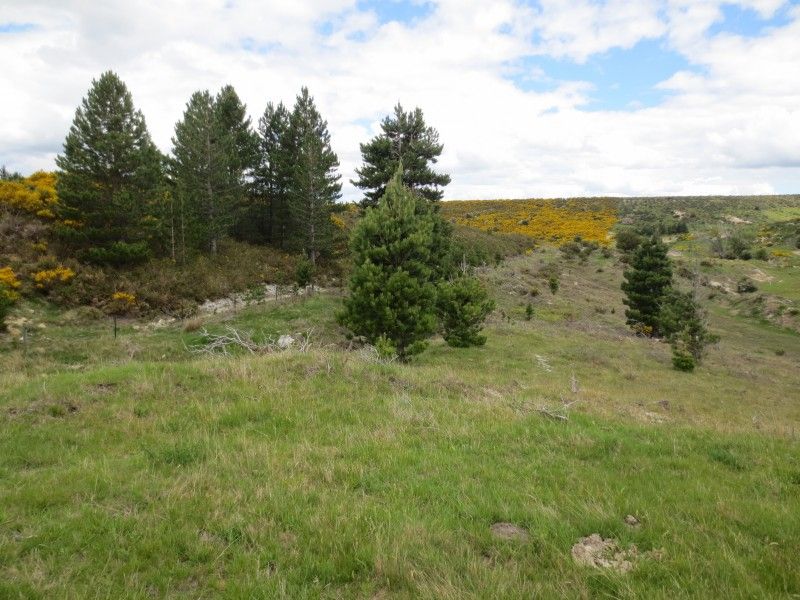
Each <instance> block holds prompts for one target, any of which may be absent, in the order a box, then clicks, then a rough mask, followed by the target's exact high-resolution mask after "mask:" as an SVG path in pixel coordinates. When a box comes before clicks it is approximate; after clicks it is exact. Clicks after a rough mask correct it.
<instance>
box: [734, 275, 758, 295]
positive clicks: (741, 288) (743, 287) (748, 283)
mask: <svg viewBox="0 0 800 600" xmlns="http://www.w3.org/2000/svg"><path fill="white" fill-rule="evenodd" d="M736 291H737V292H739V293H740V294H750V293H752V292H755V291H758V288H757V287H756V284H755V283H753V282H752V280H750V279H748V278H747V277H742V278H741V279H740V280H739V282H738V283H737V284H736Z"/></svg>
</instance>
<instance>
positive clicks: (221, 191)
mask: <svg viewBox="0 0 800 600" xmlns="http://www.w3.org/2000/svg"><path fill="white" fill-rule="evenodd" d="M172 143H173V160H172V164H171V167H172V168H171V170H172V176H173V179H174V181H175V185H176V193H177V195H178V206H179V211H178V213H179V224H178V225H177V226H176V229H178V230H179V231H180V236H179V237H180V239H181V241H182V245H183V246H184V247H185V246H186V245H188V246H189V247H190V248H195V249H202V250H208V251H210V252H211V253H212V254H216V252H217V249H218V246H219V242H220V240H221V239H223V238H224V237H225V236H227V235H228V234H229V233H230V232H231V228H232V227H233V225H234V223H235V222H236V219H237V215H238V213H239V211H240V210H241V209H242V208H243V207H242V205H243V203H244V199H245V194H246V190H247V185H248V183H247V177H248V173H249V172H250V170H251V168H252V166H253V163H254V161H255V158H256V152H255V138H254V137H253V134H252V132H251V130H250V119H249V118H247V117H246V112H245V107H244V105H243V104H242V103H241V102H240V101H239V98H238V96H237V95H236V92H235V91H234V90H233V88H232V87H230V86H226V87H224V88H223V89H222V90H221V91H220V93H219V94H218V95H217V97H216V98H213V97H212V96H211V94H210V93H209V92H208V91H202V92H195V93H194V94H192V97H191V98H190V99H189V102H188V103H187V105H186V110H185V112H184V114H183V119H182V120H181V121H180V122H178V123H177V124H176V125H175V136H174V137H173V138H172Z"/></svg>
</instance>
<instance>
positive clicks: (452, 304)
mask: <svg viewBox="0 0 800 600" xmlns="http://www.w3.org/2000/svg"><path fill="white" fill-rule="evenodd" d="M529 306H530V305H529ZM494 307H495V303H494V300H492V299H491V298H489V294H488V293H487V291H486V288H485V287H484V286H483V285H482V284H481V282H480V281H479V280H478V279H477V278H475V277H470V276H462V277H458V278H456V279H453V280H451V281H445V282H443V283H441V284H440V285H439V290H438V299H437V308H438V312H439V320H440V322H441V325H442V337H444V339H445V341H446V342H447V344H448V345H449V346H453V347H455V348H467V347H469V346H483V345H484V344H485V343H486V336H484V335H481V329H482V327H483V322H484V321H485V320H486V317H487V316H489V313H491V312H492V311H493V310H494Z"/></svg>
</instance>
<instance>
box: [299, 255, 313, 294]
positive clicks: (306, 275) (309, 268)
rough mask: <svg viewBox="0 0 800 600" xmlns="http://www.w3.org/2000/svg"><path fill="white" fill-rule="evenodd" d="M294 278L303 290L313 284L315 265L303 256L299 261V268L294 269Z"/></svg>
mask: <svg viewBox="0 0 800 600" xmlns="http://www.w3.org/2000/svg"><path fill="white" fill-rule="evenodd" d="M294 280H295V283H296V284H297V287H298V288H300V289H301V290H302V289H305V288H306V287H308V286H309V285H311V282H312V281H313V280H314V265H313V264H311V261H310V260H308V259H307V258H305V257H303V258H302V259H301V260H300V262H298V263H297V268H296V269H295V270H294Z"/></svg>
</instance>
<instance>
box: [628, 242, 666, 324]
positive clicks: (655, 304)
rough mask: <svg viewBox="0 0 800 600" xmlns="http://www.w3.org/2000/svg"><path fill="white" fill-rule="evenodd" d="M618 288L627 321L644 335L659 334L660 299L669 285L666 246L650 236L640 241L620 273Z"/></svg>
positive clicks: (661, 299)
mask: <svg viewBox="0 0 800 600" xmlns="http://www.w3.org/2000/svg"><path fill="white" fill-rule="evenodd" d="M623 277H624V278H625V281H624V282H623V283H622V291H623V292H625V299H624V300H623V302H624V303H625V305H626V306H627V307H628V309H627V310H626V311H625V317H626V318H627V322H628V325H630V326H631V327H632V328H634V330H636V331H640V332H641V333H645V334H648V335H660V334H661V324H660V312H661V304H662V301H663V299H664V297H665V295H666V294H667V292H669V290H670V289H671V285H672V265H671V263H670V260H669V257H668V256H667V247H666V246H665V245H664V244H662V243H661V241H660V240H659V239H658V238H656V237H653V238H651V239H649V240H645V241H643V242H642V243H641V244H640V245H639V247H638V248H637V249H636V251H635V252H634V254H633V257H632V258H631V260H630V263H629V268H628V269H627V270H626V271H625V273H624V274H623Z"/></svg>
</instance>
